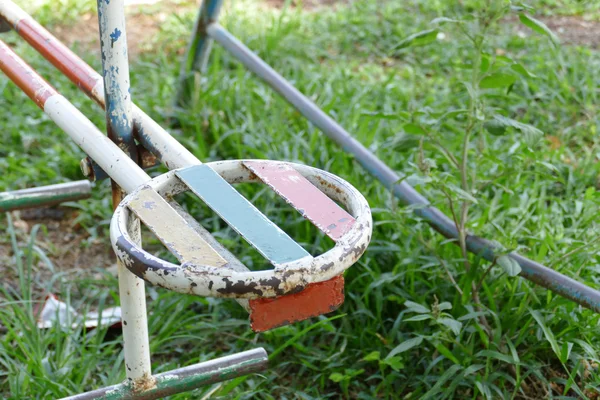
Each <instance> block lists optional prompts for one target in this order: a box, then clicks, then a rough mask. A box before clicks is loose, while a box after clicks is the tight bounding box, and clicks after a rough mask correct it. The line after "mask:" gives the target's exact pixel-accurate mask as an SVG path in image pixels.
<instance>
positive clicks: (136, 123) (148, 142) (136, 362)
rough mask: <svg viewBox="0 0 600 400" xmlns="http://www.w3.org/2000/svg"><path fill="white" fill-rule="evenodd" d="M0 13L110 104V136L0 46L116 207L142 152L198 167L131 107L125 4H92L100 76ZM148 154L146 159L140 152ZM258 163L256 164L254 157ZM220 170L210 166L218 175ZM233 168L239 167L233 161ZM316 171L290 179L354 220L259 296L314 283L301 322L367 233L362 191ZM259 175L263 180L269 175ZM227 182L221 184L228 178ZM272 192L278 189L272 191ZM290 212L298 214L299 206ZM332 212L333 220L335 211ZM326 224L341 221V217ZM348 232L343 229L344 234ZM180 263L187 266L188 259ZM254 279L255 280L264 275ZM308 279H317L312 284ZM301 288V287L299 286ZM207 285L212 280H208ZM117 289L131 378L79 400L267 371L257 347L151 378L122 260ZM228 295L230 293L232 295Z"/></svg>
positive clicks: (140, 291)
mask: <svg viewBox="0 0 600 400" xmlns="http://www.w3.org/2000/svg"><path fill="white" fill-rule="evenodd" d="M0 16H1V17H2V18H1V19H2V20H3V21H5V22H7V23H8V24H9V25H10V26H11V27H12V28H14V29H15V30H16V31H17V32H18V33H19V34H20V35H21V36H23V37H24V38H25V39H26V40H27V41H28V42H29V43H30V44H32V46H33V47H34V48H36V49H37V50H38V51H39V52H40V53H41V54H42V55H43V56H44V57H46V58H48V59H49V60H50V61H51V62H52V63H53V64H54V65H56V66H57V67H58V68H59V69H60V70H61V72H63V73H64V74H65V75H66V76H68V77H69V78H70V79H71V80H73V81H74V82H76V83H77V86H78V87H79V88H81V89H82V90H83V91H84V92H85V93H86V94H87V95H88V96H90V97H91V98H93V99H94V100H96V102H97V103H98V104H100V105H101V106H103V107H104V108H106V117H107V130H108V134H109V135H108V136H109V138H110V139H109V138H107V137H105V136H103V135H102V134H101V133H100V132H99V131H98V129H97V128H96V127H95V126H94V125H93V124H92V123H91V122H90V121H89V119H87V118H86V117H85V116H84V115H83V114H82V113H81V112H79V111H78V110H77V109H76V108H75V107H74V106H73V105H72V104H71V103H70V102H69V101H68V100H67V99H65V98H64V97H63V96H61V95H60V94H59V93H58V92H57V91H56V90H55V89H54V88H52V86H50V85H49V84H48V83H47V82H46V81H44V80H43V79H42V78H41V77H40V76H39V75H38V74H37V72H36V71H34V70H33V69H32V68H31V67H30V66H29V65H27V64H26V63H25V62H24V61H23V60H22V59H20V58H19V57H18V56H17V55H16V54H15V53H14V52H13V51H12V50H11V49H10V47H8V46H7V45H6V44H5V43H4V42H2V41H0V69H1V70H2V71H3V72H4V73H6V74H7V76H8V77H9V78H10V79H11V80H13V81H14V82H15V83H16V84H17V85H18V86H19V87H20V88H21V89H22V90H23V91H24V92H25V93H26V94H27V95H28V96H29V97H30V98H31V99H32V100H33V101H35V103H36V104H37V105H38V106H39V107H40V108H41V109H42V110H43V111H44V112H46V113H47V114H48V115H49V116H50V118H51V119H52V120H54V121H55V122H56V123H57V125H58V126H59V127H60V128H62V129H63V130H64V131H65V132H66V133H67V134H68V135H69V136H70V137H71V138H72V139H73V140H74V141H75V143H76V144H77V145H78V146H80V147H81V148H82V149H83V150H84V151H85V152H86V153H88V154H89V158H88V159H85V160H83V162H82V170H84V173H85V172H86V171H87V174H86V175H88V176H90V175H96V176H97V175H99V174H100V173H104V172H105V173H106V174H107V175H108V177H110V178H111V179H113V180H114V182H113V202H114V204H116V203H117V202H120V200H121V197H122V190H124V191H125V192H132V191H135V190H136V189H137V188H138V187H140V185H142V184H144V183H146V182H150V183H152V181H150V177H149V176H148V175H147V174H146V173H145V172H144V171H143V170H142V168H140V166H139V165H137V164H138V162H140V163H141V164H142V166H145V164H146V165H151V164H152V163H153V161H154V160H153V159H152V156H151V155H150V156H148V157H147V158H148V159H149V160H150V161H146V162H144V158H143V157H141V156H140V153H142V152H144V151H145V149H148V150H149V151H150V152H151V153H153V154H154V156H156V158H158V159H160V161H161V162H163V163H164V164H165V165H166V166H167V167H168V168H169V169H175V168H179V169H178V170H176V171H174V172H173V173H169V174H170V175H171V176H175V175H177V174H179V178H180V179H183V177H182V175H181V174H182V172H183V171H184V170H182V169H181V168H182V167H187V168H185V170H189V169H190V168H193V166H197V167H202V168H204V166H203V165H202V163H201V162H200V161H199V160H198V159H196V158H195V157H194V156H193V155H192V154H191V153H190V152H189V151H188V150H187V149H185V147H183V146H182V145H181V144H180V143H179V142H177V141H176V140H175V139H173V138H172V137H171V136H170V135H169V134H168V133H167V132H166V131H164V129H162V128H161V127H160V126H158V124H156V122H154V121H153V120H151V119H150V118H149V117H148V116H147V115H146V114H144V113H143V112H142V111H141V110H139V109H138V108H137V107H135V105H133V104H132V103H131V98H130V94H129V77H128V61H127V45H126V32H125V21H124V12H123V1H122V0H113V1H111V2H105V1H102V0H98V16H99V22H100V36H101V54H102V61H103V73H104V79H103V78H102V77H100V76H99V75H98V74H96V73H95V71H93V70H92V69H91V68H90V67H89V66H88V65H87V64H85V63H84V62H83V61H82V60H81V59H79V58H78V57H77V56H75V55H74V54H73V53H72V52H70V50H68V49H67V48H66V47H65V46H64V45H62V43H60V42H58V41H57V40H56V39H55V38H53V37H52V36H51V35H50V34H49V33H48V32H47V31H45V30H44V29H43V28H42V27H41V26H40V25H39V24H37V22H35V21H34V20H33V19H32V18H31V17H29V16H28V15H27V14H26V13H25V12H24V11H23V10H21V9H20V8H19V7H18V6H16V4H14V3H13V2H12V1H10V0H0ZM132 117H133V118H132ZM134 138H137V139H138V141H139V142H140V143H141V144H142V145H143V146H144V147H143V148H142V147H139V146H138V145H136V143H135V141H134ZM113 142H114V143H113ZM146 154H150V153H149V152H148V151H146ZM130 157H131V158H130ZM254 162H255V163H259V164H260V161H254ZM96 163H97V164H96ZM218 164H219V163H216V164H215V169H218ZM235 165H236V164H235V163H233V164H232V163H229V164H228V163H223V165H221V169H223V171H222V175H223V176H225V175H227V174H229V175H230V176H231V175H233V174H234V172H233V171H234V170H235V168H232V169H228V168H226V167H227V166H229V167H231V166H235ZM190 166H192V167H190ZM237 166H238V167H239V163H238V164H237ZM206 168H209V167H206ZM209 169H210V168H209ZM244 171H245V174H242V175H240V174H239V171H238V175H236V177H235V179H238V180H239V179H248V180H251V179H250V177H252V178H253V179H254V178H257V175H256V174H254V173H253V172H251V171H250V170H248V169H245V170H244ZM315 171H316V170H315ZM315 171H312V170H307V172H305V173H304V175H305V176H306V177H307V178H308V180H306V179H305V178H302V177H301V176H300V175H298V176H295V178H301V179H304V180H305V181H306V182H307V184H309V185H311V183H310V180H311V177H312V175H314V176H315V177H314V179H315V182H317V181H318V182H319V183H318V185H321V186H322V190H323V192H324V193H328V194H329V197H331V198H333V199H337V200H338V201H340V202H341V203H344V204H346V205H347V206H348V207H349V208H350V211H351V212H352V213H354V214H356V215H357V220H356V221H354V220H353V222H354V225H352V224H349V223H347V221H345V217H344V216H343V215H342V217H343V218H342V219H341V220H344V223H343V224H342V225H341V226H342V227H343V228H339V229H338V230H337V231H336V233H335V235H340V237H338V238H337V239H338V240H337V244H336V247H334V249H333V250H332V251H330V252H328V253H326V255H323V256H320V257H316V258H315V259H313V258H312V257H311V256H307V259H308V261H309V263H307V264H306V265H302V264H301V263H299V262H295V263H292V262H290V263H286V264H281V265H278V264H275V267H276V269H279V270H281V269H282V268H284V267H285V268H287V270H286V271H285V272H284V273H281V271H279V270H278V271H277V273H279V274H280V275H281V277H280V278H281V279H280V284H279V285H278V286H277V287H275V284H274V282H275V280H276V278H275V277H274V278H273V279H271V282H273V284H272V291H271V293H267V291H265V292H264V294H265V296H269V295H280V294H284V293H294V297H290V296H284V299H285V301H286V304H287V305H288V307H289V305H290V304H293V303H294V302H295V301H297V300H298V299H300V298H301V296H300V297H297V295H298V293H297V292H299V291H302V289H304V287H310V289H311V290H310V291H309V292H311V293H312V294H311V296H312V297H311V304H313V306H315V305H316V307H313V309H312V312H313V314H311V315H307V314H306V313H304V314H302V313H300V314H297V316H298V317H299V318H302V319H304V318H308V317H310V316H314V315H318V314H321V313H324V312H329V311H331V310H333V309H335V308H336V307H337V306H339V304H341V302H342V301H343V278H342V277H341V276H338V275H337V273H339V272H342V271H343V269H345V268H347V267H348V266H349V265H350V264H351V263H353V262H355V261H356V260H357V259H358V257H359V256H360V255H361V254H362V253H363V252H364V251H365V249H366V246H367V244H368V241H369V239H370V236H371V229H372V228H371V225H372V223H371V219H370V210H369V207H368V204H367V203H366V201H365V200H364V198H363V197H362V196H361V195H360V193H359V192H358V191H356V189H354V188H352V187H351V186H350V185H349V184H348V183H346V182H344V181H341V180H339V179H338V181H336V177H335V176H333V175H331V174H326V173H324V172H322V171H318V172H315ZM213 173H214V172H213ZM167 175H168V174H167ZM216 176H218V177H219V178H218V179H220V180H223V177H222V176H221V175H218V174H217V175H216ZM265 176H266V175H265ZM235 179H234V180H235ZM262 179H265V177H263V178H262ZM157 180H159V179H157ZM223 182H224V183H225V180H223ZM188 185H189V183H188ZM227 185H228V184H227ZM270 186H272V188H273V189H275V186H273V185H270ZM190 187H193V186H190ZM121 188H122V189H121ZM276 191H277V190H276ZM350 191H352V193H350ZM324 198H327V197H324ZM327 201H329V202H331V204H332V205H333V204H334V203H333V202H332V201H331V200H327ZM307 204H308V203H307ZM170 205H171V206H172V207H173V209H174V210H175V212H178V213H180V215H183V216H184V220H185V223H187V224H189V225H190V226H192V227H193V228H194V229H195V230H196V232H197V234H198V235H199V237H201V238H202V239H203V240H204V242H206V243H208V244H209V245H210V246H211V247H213V248H215V249H217V250H219V252H220V254H221V255H222V256H223V261H224V262H225V263H226V264H227V267H228V268H227V270H228V271H230V272H231V273H232V274H233V275H232V277H233V278H234V279H237V280H239V278H240V277H241V278H243V277H244V274H249V273H248V272H247V268H245V267H244V266H243V264H241V263H240V262H239V261H238V260H237V259H236V258H235V257H234V256H233V255H231V254H230V253H229V252H228V251H226V250H225V249H224V248H222V246H220V245H219V244H218V243H217V242H216V240H214V238H212V236H210V234H208V232H206V230H204V229H203V228H201V226H200V225H199V224H198V223H197V222H196V221H194V220H193V219H192V218H191V217H190V216H188V215H184V214H185V213H184V212H183V210H182V209H181V207H179V206H178V205H177V204H176V203H172V204H170ZM336 207H337V206H336ZM296 208H297V209H298V207H296ZM299 211H300V210H299ZM303 214H304V213H303ZM334 215H339V214H338V213H334ZM345 215H349V214H345ZM313 217H317V220H319V218H320V217H318V215H317V214H313ZM341 220H340V221H341ZM317 222H319V221H317ZM330 222H335V223H337V220H335V221H333V220H332V221H330ZM335 223H332V224H329V225H327V224H321V225H319V224H317V226H319V228H320V229H321V230H324V231H326V233H329V232H328V230H329V229H334V228H336V224H335ZM331 227H333V228H331ZM347 227H349V228H348V229H346V228H347ZM125 231H126V233H127V235H129V236H128V238H129V240H130V243H131V244H132V246H138V247H139V246H140V245H139V241H140V235H139V222H138V221H137V220H135V219H133V218H127V221H126V230H125ZM335 235H334V236H335ZM334 240H335V239H334ZM306 254H308V253H306ZM328 258H329V259H331V260H330V261H331V262H326V263H325V262H321V264H319V263H318V262H315V261H314V260H321V261H324V260H327V259H328ZM296 261H299V260H296ZM184 267H186V264H185V263H184ZM317 267H318V268H317ZM338 267H339V268H338ZM313 273H314V274H313ZM258 274H259V275H260V273H258ZM250 275H251V274H250ZM294 275H296V278H294ZM329 277H333V278H335V279H331V280H330V281H327V282H323V284H325V286H320V283H319V282H322V280H323V279H327V278H329ZM313 281H314V282H317V283H316V284H314V285H313ZM298 282H300V283H302V284H301V285H300V284H297V283H298ZM206 285H207V286H208V285H211V284H210V282H207V283H206ZM236 285H237V286H238V287H239V285H238V284H237V283H234V284H233V286H236ZM119 286H120V297H121V307H122V309H123V331H124V332H123V336H124V342H125V346H124V352H125V364H126V367H127V368H126V374H127V378H128V380H127V381H126V382H125V383H124V384H122V385H117V386H116V387H112V388H109V389H108V390H99V391H94V392H91V393H87V394H83V395H81V396H83V397H81V398H158V397H161V396H164V395H166V394H175V393H180V392H183V391H189V390H191V389H194V388H196V387H198V386H201V385H203V384H206V383H207V382H216V381H220V380H225V379H230V378H233V377H237V376H241V375H243V374H245V373H248V372H253V371H258V370H259V369H264V368H265V366H266V354H265V352H264V350H263V349H257V350H256V351H254V352H252V354H248V355H245V356H244V357H242V355H239V356H240V357H236V356H237V355H234V356H233V358H231V360H230V362H229V364H228V365H227V367H226V369H223V370H219V369H220V368H222V367H221V366H220V364H219V363H212V364H211V363H208V366H207V365H204V364H202V365H197V366H191V367H186V368H185V369H184V370H185V371H184V370H182V371H180V370H176V371H172V373H166V374H161V375H158V376H153V375H152V374H151V370H150V355H149V351H148V350H149V342H148V335H147V322H146V308H145V293H144V286H143V284H142V283H141V282H140V280H139V279H138V278H137V277H135V276H134V275H133V274H131V273H130V272H129V271H128V270H127V269H125V268H124V267H123V266H122V263H120V267H119ZM198 286H200V285H198ZM211 286H212V285H211ZM225 286H227V285H225ZM248 286H249V287H250V286H252V283H251V282H250V284H249V285H248ZM323 287H333V288H334V289H335V290H333V291H332V293H334V295H333V297H331V299H328V300H327V301H329V300H332V301H331V302H329V303H327V302H325V303H324V302H323V301H320V300H317V302H316V303H315V302H314V300H315V299H318V298H320V297H321V296H319V291H320V290H322V288H323ZM290 288H291V289H290ZM328 290H329V289H328ZM231 293H234V295H235V289H233V291H232V292H231ZM253 293H254V296H246V297H257V295H258V291H257V290H254V292H253ZM237 297H239V296H237ZM259 297H263V296H259ZM277 299H279V297H278V298H277ZM277 299H273V301H274V302H272V303H268V304H269V306H268V307H267V308H269V307H270V309H271V310H273V309H275V308H276V307H277V305H276V304H278V303H276V302H277ZM238 302H239V303H240V304H242V305H243V306H245V307H246V308H247V309H248V310H249V311H250V310H252V311H251V313H252V312H254V313H255V316H260V315H259V311H257V310H260V309H261V307H263V306H262V303H255V304H254V307H248V301H247V300H245V299H238ZM273 307H275V308H273ZM319 307H321V308H319ZM323 307H325V308H323ZM307 310H308V309H307ZM251 315H252V314H251ZM287 315H290V314H285V313H284V314H281V315H280V316H279V318H280V319H279V320H275V321H273V320H272V321H266V322H265V321H259V322H257V326H258V327H259V329H260V330H265V329H270V328H272V327H274V326H279V325H281V324H284V323H286V318H287ZM295 318H296V317H295ZM253 326H254V321H253ZM249 365H251V368H248V366H249ZM211 366H212V367H213V368H217V369H216V370H211V369H208V370H206V368H209V367H211ZM76 398H79V397H76Z"/></svg>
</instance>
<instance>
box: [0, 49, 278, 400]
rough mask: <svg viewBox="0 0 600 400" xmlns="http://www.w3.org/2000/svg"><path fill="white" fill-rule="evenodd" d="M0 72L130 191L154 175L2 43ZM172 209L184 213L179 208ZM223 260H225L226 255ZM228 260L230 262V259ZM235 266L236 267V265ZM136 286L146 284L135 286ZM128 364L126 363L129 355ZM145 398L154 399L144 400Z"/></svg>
mask: <svg viewBox="0 0 600 400" xmlns="http://www.w3.org/2000/svg"><path fill="white" fill-rule="evenodd" d="M0 70H1V71H2V72H4V73H5V74H6V75H7V76H8V78H9V79H10V80H12V81H13V82H14V83H15V84H16V85H17V86H18V87H19V88H21V90H23V92H24V93H25V94H27V95H28V96H29V97H30V98H31V99H32V100H33V101H34V102H35V103H36V104H37V105H38V107H40V108H41V109H42V110H44V112H45V113H46V114H48V115H49V116H50V118H51V119H52V120H53V121H54V122H55V123H56V124H57V125H58V126H59V127H60V128H61V129H62V130H64V131H65V132H66V133H67V134H68V135H69V136H70V137H71V139H73V141H74V142H75V143H76V144H77V145H78V146H79V147H81V149H82V150H83V151H85V152H86V153H88V154H89V155H90V157H92V158H93V159H94V161H96V162H97V163H98V165H100V167H102V169H103V170H105V171H107V173H108V174H109V176H110V177H111V178H112V179H114V180H115V181H117V183H118V184H119V185H120V186H121V187H122V188H124V189H125V190H126V191H132V190H134V189H136V188H137V187H138V186H140V185H142V184H144V183H145V182H147V181H148V180H150V177H149V176H148V175H147V174H146V173H145V172H144V171H143V170H142V169H141V168H140V167H139V166H138V165H137V164H135V163H134V162H133V160H131V159H130V158H129V157H127V156H126V155H125V153H123V151H121V150H120V149H119V148H118V147H117V145H116V144H114V143H113V142H112V141H111V140H110V139H108V138H107V137H106V136H104V135H103V134H102V133H101V132H100V131H99V130H98V129H97V128H96V127H95V126H94V125H93V124H92V122H90V121H89V120H88V119H87V118H86V117H85V116H84V115H83V114H82V113H81V112H80V111H79V110H77V109H76V108H75V107H74V106H73V105H72V104H71V103H69V101H68V100H67V99H65V98H64V97H63V96H61V95H60V94H58V92H56V90H55V89H54V88H52V86H50V85H49V84H48V83H47V82H46V81H44V80H43V79H42V78H41V77H40V76H39V75H38V74H37V72H35V71H34V70H33V69H32V68H31V67H30V66H29V65H27V64H26V63H25V62H24V61H23V60H22V59H20V58H19V57H18V56H17V55H16V54H15V53H14V52H13V51H12V50H11V49H10V47H8V46H7V45H6V44H5V43H4V42H3V41H1V40H0ZM174 206H175V207H176V208H178V209H180V207H179V206H177V205H176V204H175V205H174ZM189 222H190V223H192V222H191V221H189ZM193 223H194V224H195V225H194V226H196V229H198V228H197V227H198V226H199V224H198V223H197V222H195V221H193ZM207 235H208V234H207ZM208 238H210V239H211V241H212V242H211V246H213V242H214V243H216V240H215V239H214V238H213V237H212V236H210V235H208V237H207V238H205V239H207V241H208ZM228 254H229V253H228ZM224 256H227V254H225V255H224ZM227 260H228V261H230V259H229V258H227ZM236 261H237V260H236ZM230 262H231V261H230ZM238 263H239V262H238ZM239 265H242V264H239ZM233 266H235V267H236V268H237V265H236V264H234V265H233ZM242 266H243V265H242ZM244 268H245V267H244ZM138 282H142V281H141V280H140V281H137V282H136V283H138ZM128 326H130V323H129V321H128V320H127V319H125V318H124V319H123V330H125V328H126V327H128ZM130 348H131V347H130ZM266 360H267V357H266V353H265V351H264V349H262V348H259V349H255V350H251V351H248V352H244V353H238V354H234V355H232V356H228V357H225V358H221V359H216V360H213V361H210V362H207V363H202V364H199V365H194V366H190V367H186V368H182V369H179V370H175V371H171V372H166V373H164V374H160V375H157V376H156V382H155V385H148V386H140V385H136V384H135V383H136V382H131V381H130V382H128V383H126V384H124V385H117V386H115V387H113V389H119V390H123V391H124V392H122V393H126V396H129V397H125V398H159V397H162V396H165V395H169V394H175V393H180V392H184V391H189V390H192V389H195V388H197V387H199V386H201V385H204V384H208V383H213V382H220V381H222V380H227V379H231V378H234V377H237V376H241V375H244V374H247V373H251V372H255V371H258V370H262V369H264V368H265V367H266ZM126 362H128V359H127V357H126ZM138 370H139V369H138ZM176 375H177V376H178V377H180V378H181V379H182V380H181V382H177V380H176V379H172V378H173V377H174V376H176ZM147 378H148V379H147V381H148V382H150V383H152V382H153V381H154V378H152V377H151V376H148V377H147ZM213 379H214V380H213ZM146 389H147V390H146ZM144 390H145V392H146V393H143V395H142V393H141V391H144ZM94 393H95V392H94ZM99 393H100V394H102V395H104V394H106V395H110V394H111V393H112V392H111V389H110V388H109V390H108V391H106V390H104V389H101V390H100V391H99ZM146 394H148V396H150V397H144V395H146ZM152 396H153V397H152ZM84 398H85V397H84Z"/></svg>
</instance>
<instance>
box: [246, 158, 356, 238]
mask: <svg viewBox="0 0 600 400" xmlns="http://www.w3.org/2000/svg"><path fill="white" fill-rule="evenodd" d="M243 165H244V166H245V167H246V168H248V169H249V170H250V171H252V172H253V173H255V174H256V175H257V176H258V177H259V178H260V180H262V181H263V182H264V183H265V184H267V185H269V186H270V187H271V188H272V189H273V190H274V191H275V192H276V193H277V194H278V195H280V196H281V197H283V199H284V200H285V201H286V202H287V203H288V204H290V205H291V206H293V207H294V208H295V209H296V210H298V211H299V212H300V213H301V214H302V216H303V217H304V218H306V219H308V220H309V221H310V222H312V223H313V224H314V225H315V226H316V227H317V228H319V229H320V230H321V231H322V232H324V233H325V234H326V235H327V236H329V237H330V238H331V239H333V240H338V239H339V238H340V237H342V236H343V235H344V233H346V232H347V231H348V229H350V227H351V226H352V225H353V224H354V222H355V220H354V218H353V217H352V215H350V214H348V213H347V212H346V210H344V209H343V208H341V207H340V206H338V205H337V204H336V203H334V202H333V201H332V200H331V199H330V198H329V197H327V196H326V195H325V194H323V192H321V191H320V190H319V189H317V187H316V186H315V185H313V184H312V183H310V182H309V181H308V180H307V179H306V178H304V177H303V176H302V175H300V174H299V173H298V172H297V171H296V170H295V169H293V168H292V167H290V166H289V165H286V164H283V165H282V164H281V163H265V162H262V163H257V162H252V161H245V162H244V164H243Z"/></svg>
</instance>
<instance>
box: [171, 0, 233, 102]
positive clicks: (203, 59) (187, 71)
mask: <svg viewBox="0 0 600 400" xmlns="http://www.w3.org/2000/svg"><path fill="white" fill-rule="evenodd" d="M222 4H223V0H203V1H202V4H201V5H200V10H199V11H198V18H196V23H195V24H194V29H193V31H192V37H191V38H190V42H189V43H188V48H187V51H186V54H185V58H184V59H183V62H182V63H181V69H180V71H179V83H178V89H177V95H176V96H175V106H181V105H184V104H185V103H186V102H187V101H189V99H190V94H191V90H192V88H193V78H194V72H200V73H202V72H204V70H205V69H206V65H207V63H208V57H209V55H210V50H211V49H212V44H213V40H212V39H211V38H210V36H208V34H207V33H206V27H207V26H208V25H209V24H211V23H213V22H215V21H216V20H217V18H218V16H219V12H220V11H221V5H222Z"/></svg>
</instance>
